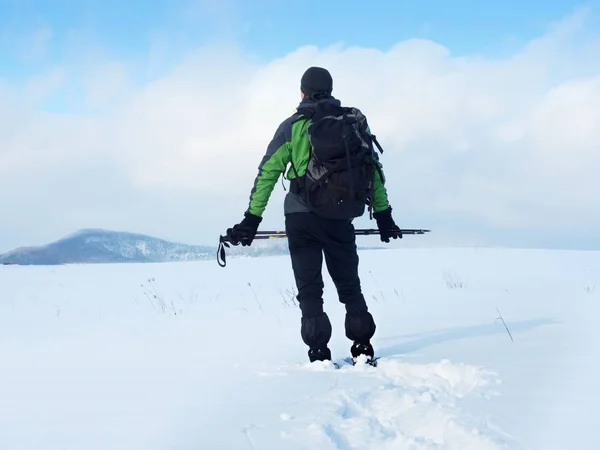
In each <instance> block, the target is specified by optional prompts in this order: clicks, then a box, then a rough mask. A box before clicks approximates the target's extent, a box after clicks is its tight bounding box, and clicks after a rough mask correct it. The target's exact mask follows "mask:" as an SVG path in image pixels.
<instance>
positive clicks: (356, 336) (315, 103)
mask: <svg viewBox="0 0 600 450" xmlns="http://www.w3.org/2000/svg"><path fill="white" fill-rule="evenodd" d="M332 91H333V80H332V77H331V75H330V73H329V72H328V71H327V70H326V69H323V68H320V67H310V68H309V69H308V70H306V72H305V73H304V74H303V76H302V78H301V81H300V92H301V99H302V100H301V102H300V104H299V106H298V112H297V113H295V114H294V115H292V116H291V117H289V118H287V119H286V120H284V121H283V122H282V123H281V124H280V126H279V127H278V129H277V131H276V132H275V135H274V137H273V139H272V140H271V142H270V143H269V145H268V147H267V151H266V154H265V156H264V157H263V159H262V161H261V162H260V165H259V167H258V175H257V177H256V179H255V182H254V186H253V188H252V191H251V194H250V203H249V207H248V209H247V211H246V212H245V214H244V216H245V217H244V219H243V220H242V221H241V223H239V224H237V225H235V226H234V227H233V228H229V229H228V230H227V237H228V238H229V240H230V242H231V243H232V244H234V245H238V244H240V243H241V244H242V245H250V244H251V243H252V241H253V239H254V237H255V236H256V232H257V229H258V226H259V224H260V223H261V221H262V214H263V212H264V210H265V208H266V206H267V202H268V200H269V197H270V195H271V193H272V191H273V188H274V187H275V184H276V183H277V180H278V179H279V177H280V176H281V175H282V174H283V173H285V171H286V168H287V166H288V164H289V165H291V168H290V169H289V170H288V171H287V176H286V177H287V178H288V179H290V180H291V185H290V187H291V189H290V191H289V193H288V194H287V196H286V198H285V201H284V214H285V229H286V234H287V238H288V245H289V251H290V256H291V262H292V269H293V271H294V277H295V281H296V286H297V289H298V295H297V299H298V303H299V305H300V310H301V325H300V334H301V337H302V340H303V341H304V343H305V344H306V345H307V346H308V348H309V350H308V356H309V360H310V361H311V362H313V361H317V360H330V359H331V351H330V349H329V348H328V343H329V340H330V338H331V333H332V327H331V322H330V320H329V317H328V315H327V313H326V312H324V309H323V288H324V284H323V278H322V264H323V254H324V256H325V262H326V265H327V269H328V271H329V274H330V275H331V278H332V280H333V282H334V284H335V286H336V289H337V293H338V296H339V300H340V302H342V303H343V304H344V305H345V308H346V317H345V332H346V337H347V338H348V339H350V340H351V341H352V346H351V354H352V357H353V358H354V359H356V358H358V357H359V356H360V355H366V356H367V359H368V360H369V359H371V358H373V356H374V349H373V346H372V344H371V339H372V337H373V335H374V334H375V322H374V320H373V316H372V315H371V313H370V312H369V310H368V307H367V303H366V301H365V298H364V296H363V294H362V291H361V284H360V279H359V275H358V254H357V247H356V242H355V240H356V237H355V233H354V226H353V224H352V219H351V218H350V219H348V218H343V219H336V218H333V219H332V218H326V217H323V216H322V215H319V214H316V213H315V212H314V211H311V210H310V208H309V207H308V204H307V200H306V198H307V197H306V196H305V195H304V192H303V186H304V185H303V182H305V179H306V176H305V175H306V173H307V167H308V166H309V164H308V161H309V156H310V155H311V151H313V150H314V149H313V146H312V145H311V143H313V144H314V142H315V138H314V136H312V135H311V139H312V140H309V133H308V129H309V128H308V126H309V125H310V124H311V119H307V118H306V117H307V116H309V117H310V114H311V113H313V112H314V111H315V110H316V109H317V107H319V108H321V109H323V108H327V107H331V108H336V107H339V106H340V105H341V103H340V101H339V100H337V99H336V98H334V97H333V96H332ZM352 111H354V116H355V117H356V118H357V119H358V121H359V122H360V125H361V126H362V127H364V129H365V130H367V132H369V131H368V130H369V128H368V125H367V122H366V118H365V117H364V115H362V113H361V112H360V111H359V110H358V109H356V108H355V109H353V110H352ZM322 116H323V114H322ZM330 128H331V127H330ZM363 142H364V141H363ZM370 154H373V155H374V157H375V161H376V164H377V166H378V167H377V169H378V170H375V169H373V170H372V172H374V174H373V178H372V210H373V217H374V218H375V219H376V221H377V225H378V228H379V231H380V238H381V241H382V242H389V241H390V238H394V239H396V238H398V237H400V238H401V237H402V235H401V233H400V229H399V228H398V227H397V226H396V224H395V223H394V220H393V219H392V215H391V211H392V209H391V207H390V205H389V203H388V198H387V192H386V189H385V187H384V180H385V178H384V177H383V171H382V166H381V163H379V160H378V158H377V155H376V154H375V152H374V151H372V150H371V152H370Z"/></svg>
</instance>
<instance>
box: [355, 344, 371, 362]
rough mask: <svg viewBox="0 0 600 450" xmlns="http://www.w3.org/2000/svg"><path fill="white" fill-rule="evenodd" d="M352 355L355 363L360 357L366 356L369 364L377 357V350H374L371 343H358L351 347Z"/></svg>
mask: <svg viewBox="0 0 600 450" xmlns="http://www.w3.org/2000/svg"><path fill="white" fill-rule="evenodd" d="M350 353H351V354H352V359H353V360H354V361H355V362H356V360H357V358H358V357H359V356H360V355H366V356H367V362H370V361H372V360H373V358H374V356H375V350H374V349H373V346H372V345H371V344H370V343H368V344H359V343H358V342H354V343H353V344H352V347H350Z"/></svg>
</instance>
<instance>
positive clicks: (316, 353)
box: [308, 347, 331, 362]
mask: <svg viewBox="0 0 600 450" xmlns="http://www.w3.org/2000/svg"><path fill="white" fill-rule="evenodd" d="M308 359H309V360H310V362H315V361H330V360H331V350H329V348H327V347H324V348H314V349H313V348H311V349H310V350H308Z"/></svg>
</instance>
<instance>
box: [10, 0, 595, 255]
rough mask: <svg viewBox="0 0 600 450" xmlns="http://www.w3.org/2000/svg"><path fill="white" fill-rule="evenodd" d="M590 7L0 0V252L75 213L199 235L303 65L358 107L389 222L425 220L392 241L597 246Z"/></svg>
mask: <svg viewBox="0 0 600 450" xmlns="http://www.w3.org/2000/svg"><path fill="white" fill-rule="evenodd" d="M599 9H600V1H591V2H583V3H581V2H573V1H570V0H556V1H555V2H553V3H549V2H542V1H537V0H532V1H528V2H523V3H522V4H521V3H520V2H517V1H516V0H506V1H504V2H493V3H484V2H475V1H467V0H458V1H442V0H438V1H419V2H416V1H414V2H399V1H387V2H381V1H380V2H376V1H373V2H368V3H365V2H356V3H354V4H353V3H352V2H347V1H345V2H342V1H338V0H332V1H329V2H317V1H313V0H307V1H305V2H303V3H302V4H299V3H293V4H292V3H290V2H284V1H281V0H254V1H252V2H249V1H241V0H221V1H213V0H194V1H189V0H188V1H185V0H173V1H163V2H157V1H155V2H141V1H139V0H133V1H130V2H120V1H116V0H106V1H77V2H75V1H66V0H56V1H53V2H47V1H36V0H20V1H16V0H0V253H1V252H3V251H8V250H11V249H13V248H15V247H20V246H26V245H42V244H44V243H47V242H50V241H53V240H56V239H59V238H61V237H62V236H64V235H67V234H70V233H71V232H73V231H75V230H78V229H81V228H90V227H92V228H106V229H113V230H123V231H133V232H140V233H147V234H150V235H153V236H157V237H162V238H166V239H170V240H175V241H178V242H186V243H198V244H211V243H213V244H214V243H216V242H217V239H218V235H219V234H222V233H224V232H225V230H226V229H227V228H228V227H230V226H232V225H233V224H235V223H237V222H239V221H240V220H241V219H242V216H243V213H244V211H245V210H246V208H247V204H248V196H249V193H250V189H251V187H252V183H253V181H254V177H255V176H256V170H257V166H258V164H259V162H260V160H261V158H262V156H263V154H264V152H265V149H266V146H267V145H268V143H269V140H270V139H271V137H272V136H273V133H274V131H275V129H276V128H277V126H278V125H279V123H280V122H281V121H283V120H284V119H285V118H286V117H287V116H289V115H290V114H291V113H293V112H294V109H295V107H296V106H297V104H298V101H299V99H300V97H299V84H300V77H301V75H302V73H303V72H304V70H305V69H306V68H308V67H309V66H312V65H319V66H323V67H326V68H328V69H329V70H330V72H331V73H332V75H333V78H334V95H335V96H336V97H338V98H340V100H342V102H343V103H345V104H352V105H353V106H357V107H359V108H360V109H361V110H362V111H363V112H364V113H365V114H366V115H367V117H368V119H369V123H370V125H371V128H372V129H373V131H374V132H375V133H376V134H377V136H378V138H379V140H380V142H381V143H382V145H383V147H384V150H385V153H384V155H383V156H382V163H383V164H384V170H385V173H386V177H387V179H388V184H387V188H388V193H389V196H390V201H391V203H392V206H393V208H394V217H395V219H396V221H397V223H398V224H399V225H400V226H402V227H407V228H415V227H416V228H430V229H432V230H433V232H432V234H431V235H430V236H427V237H426V238H424V237H414V238H411V237H407V238H406V239H405V240H404V242H403V243H402V244H401V245H414V244H415V243H418V244H422V243H427V245H485V246H513V247H514V246H517V247H552V248H577V249H600V206H598V205H600V183H599V182H598V181H597V178H598V175H597V174H598V173H600V126H599V125H600V58H598V57H597V55H598V54H600V20H599V17H600V16H599ZM284 195H285V191H284V190H283V187H282V185H281V183H279V184H278V185H277V186H276V187H275V190H274V192H273V194H272V197H271V201H270V202H269V206H268V208H267V211H266V213H265V218H264V221H263V224H262V225H261V227H262V228H263V229H266V228H277V229H280V228H282V227H283V204H282V200H283V196H284ZM363 225H364V226H369V227H371V226H374V223H372V222H369V221H368V220H367V219H366V218H364V219H360V220H359V221H357V226H363ZM368 239H373V238H368ZM375 239H376V238H375ZM406 241H408V242H406ZM367 242H369V243H371V244H376V243H377V241H375V242H373V241H367Z"/></svg>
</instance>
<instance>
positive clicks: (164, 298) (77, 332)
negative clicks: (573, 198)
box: [0, 249, 600, 450]
mask: <svg viewBox="0 0 600 450" xmlns="http://www.w3.org/2000/svg"><path fill="white" fill-rule="evenodd" d="M361 273H362V279H363V285H364V292H365V294H366V296H367V298H368V300H369V303H370V306H371V311H372V313H373V315H374V317H375V318H376V320H377V325H378V328H377V333H376V338H375V340H374V344H375V347H376V349H377V352H378V354H379V355H380V356H381V357H382V359H381V361H380V365H379V367H378V368H377V369H374V368H371V367H368V366H367V367H362V366H361V367H352V366H344V367H342V368H341V369H339V370H335V369H333V368H332V367H330V366H329V365H326V364H314V365H309V364H307V356H306V348H305V346H304V344H303V343H302V341H301V339H300V335H299V326H300V319H299V317H300V316H299V310H298V308H297V306H296V304H295V301H294V296H293V294H294V283H293V275H292V272H291V270H290V265H289V261H288V258H287V257H286V256H275V257H271V258H260V259H245V258H243V259H240V258H238V259H236V258H232V259H230V260H229V264H228V266H227V267H226V268H224V269H223V268H220V267H219V266H218V265H217V264H216V262H215V261H214V260H213V261H205V262H185V263H177V264H172V263H165V264H151V265H149V264H127V265H122V264H116V265H93V264H91V265H71V266H54V267H21V266H0V448H1V449H6V450H34V449H35V450H38V449H44V450H58V449H61V450H75V449H77V450H80V449H86V450H100V449H102V450H104V449H111V450H113V449H119V450H120V449H127V450H142V449H143V450H165V449H169V450H171V449H172V450H188V449H189V450H192V449H211V450H219V449H242V450H243V449H249V450H252V449H256V450H281V449H286V450H296V449H319V450H328V449H341V450H348V449H373V450H391V449H394V450H404V449H409V450H434V449H435V450H442V449H444V450H445V449H448V450H500V449H519V450H522V449H531V450H533V449H535V450H538V449H539V450H565V449H571V448H572V449H577V450H595V449H598V448H600V438H599V437H598V433H597V430H596V428H597V424H598V414H597V408H598V404H599V403H600V388H599V384H598V381H597V380H598V379H600V358H599V357H598V356H599V355H600V352H599V349H598V346H599V344H600V332H599V331H598V330H599V328H598V326H597V320H598V317H599V315H600V286H598V284H600V253H599V252H567V251H542V250H539V251H536V250H501V249H444V250H425V249H423V250H414V249H411V250H390V251H387V252H380V251H365V252H362V253H361ZM325 279H326V292H327V294H326V297H325V304H326V308H327V311H328V313H329V314H330V317H331V320H332V323H333V326H334V335H333V339H332V342H331V348H332V351H333V353H334V356H335V357H336V358H342V357H344V356H346V355H347V353H348V351H349V342H348V341H347V339H346V338H345V336H344V332H343V307H342V305H340V304H339V303H338V302H337V299H336V296H335V293H334V290H333V286H332V283H331V280H330V279H329V277H326V278H325ZM500 318H502V319H503V320H504V321H503V320H501V319H500ZM509 332H510V334H509Z"/></svg>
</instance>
